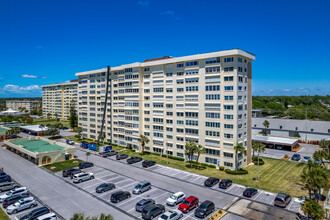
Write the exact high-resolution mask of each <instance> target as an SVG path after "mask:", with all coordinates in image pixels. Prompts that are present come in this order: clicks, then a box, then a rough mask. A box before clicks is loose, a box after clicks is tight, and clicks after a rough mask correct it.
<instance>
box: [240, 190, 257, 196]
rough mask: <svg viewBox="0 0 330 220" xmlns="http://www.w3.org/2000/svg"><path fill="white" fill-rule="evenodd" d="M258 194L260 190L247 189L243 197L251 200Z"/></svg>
mask: <svg viewBox="0 0 330 220" xmlns="http://www.w3.org/2000/svg"><path fill="white" fill-rule="evenodd" d="M257 193H258V190H257V189H255V188H246V190H244V192H243V196H245V197H249V198H251V197H253V196H254V195H256V194H257Z"/></svg>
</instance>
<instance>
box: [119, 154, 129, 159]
mask: <svg viewBox="0 0 330 220" xmlns="http://www.w3.org/2000/svg"><path fill="white" fill-rule="evenodd" d="M127 157H128V155H127V154H117V155H116V159H117V160H123V159H126V158H127Z"/></svg>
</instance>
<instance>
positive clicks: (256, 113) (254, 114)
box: [252, 109, 262, 118]
mask: <svg viewBox="0 0 330 220" xmlns="http://www.w3.org/2000/svg"><path fill="white" fill-rule="evenodd" d="M261 112H262V109H252V117H254V118H259V117H261V116H262V114H261Z"/></svg>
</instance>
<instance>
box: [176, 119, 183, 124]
mask: <svg viewBox="0 0 330 220" xmlns="http://www.w3.org/2000/svg"><path fill="white" fill-rule="evenodd" d="M176 123H177V124H178V125H183V124H184V121H181V120H177V121H176Z"/></svg>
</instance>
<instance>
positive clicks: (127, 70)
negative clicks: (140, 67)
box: [125, 68, 133, 73]
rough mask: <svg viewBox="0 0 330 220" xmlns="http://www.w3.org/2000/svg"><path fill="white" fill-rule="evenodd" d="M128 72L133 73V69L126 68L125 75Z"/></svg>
mask: <svg viewBox="0 0 330 220" xmlns="http://www.w3.org/2000/svg"><path fill="white" fill-rule="evenodd" d="M130 72H133V69H132V68H126V69H125V73H130Z"/></svg>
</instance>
